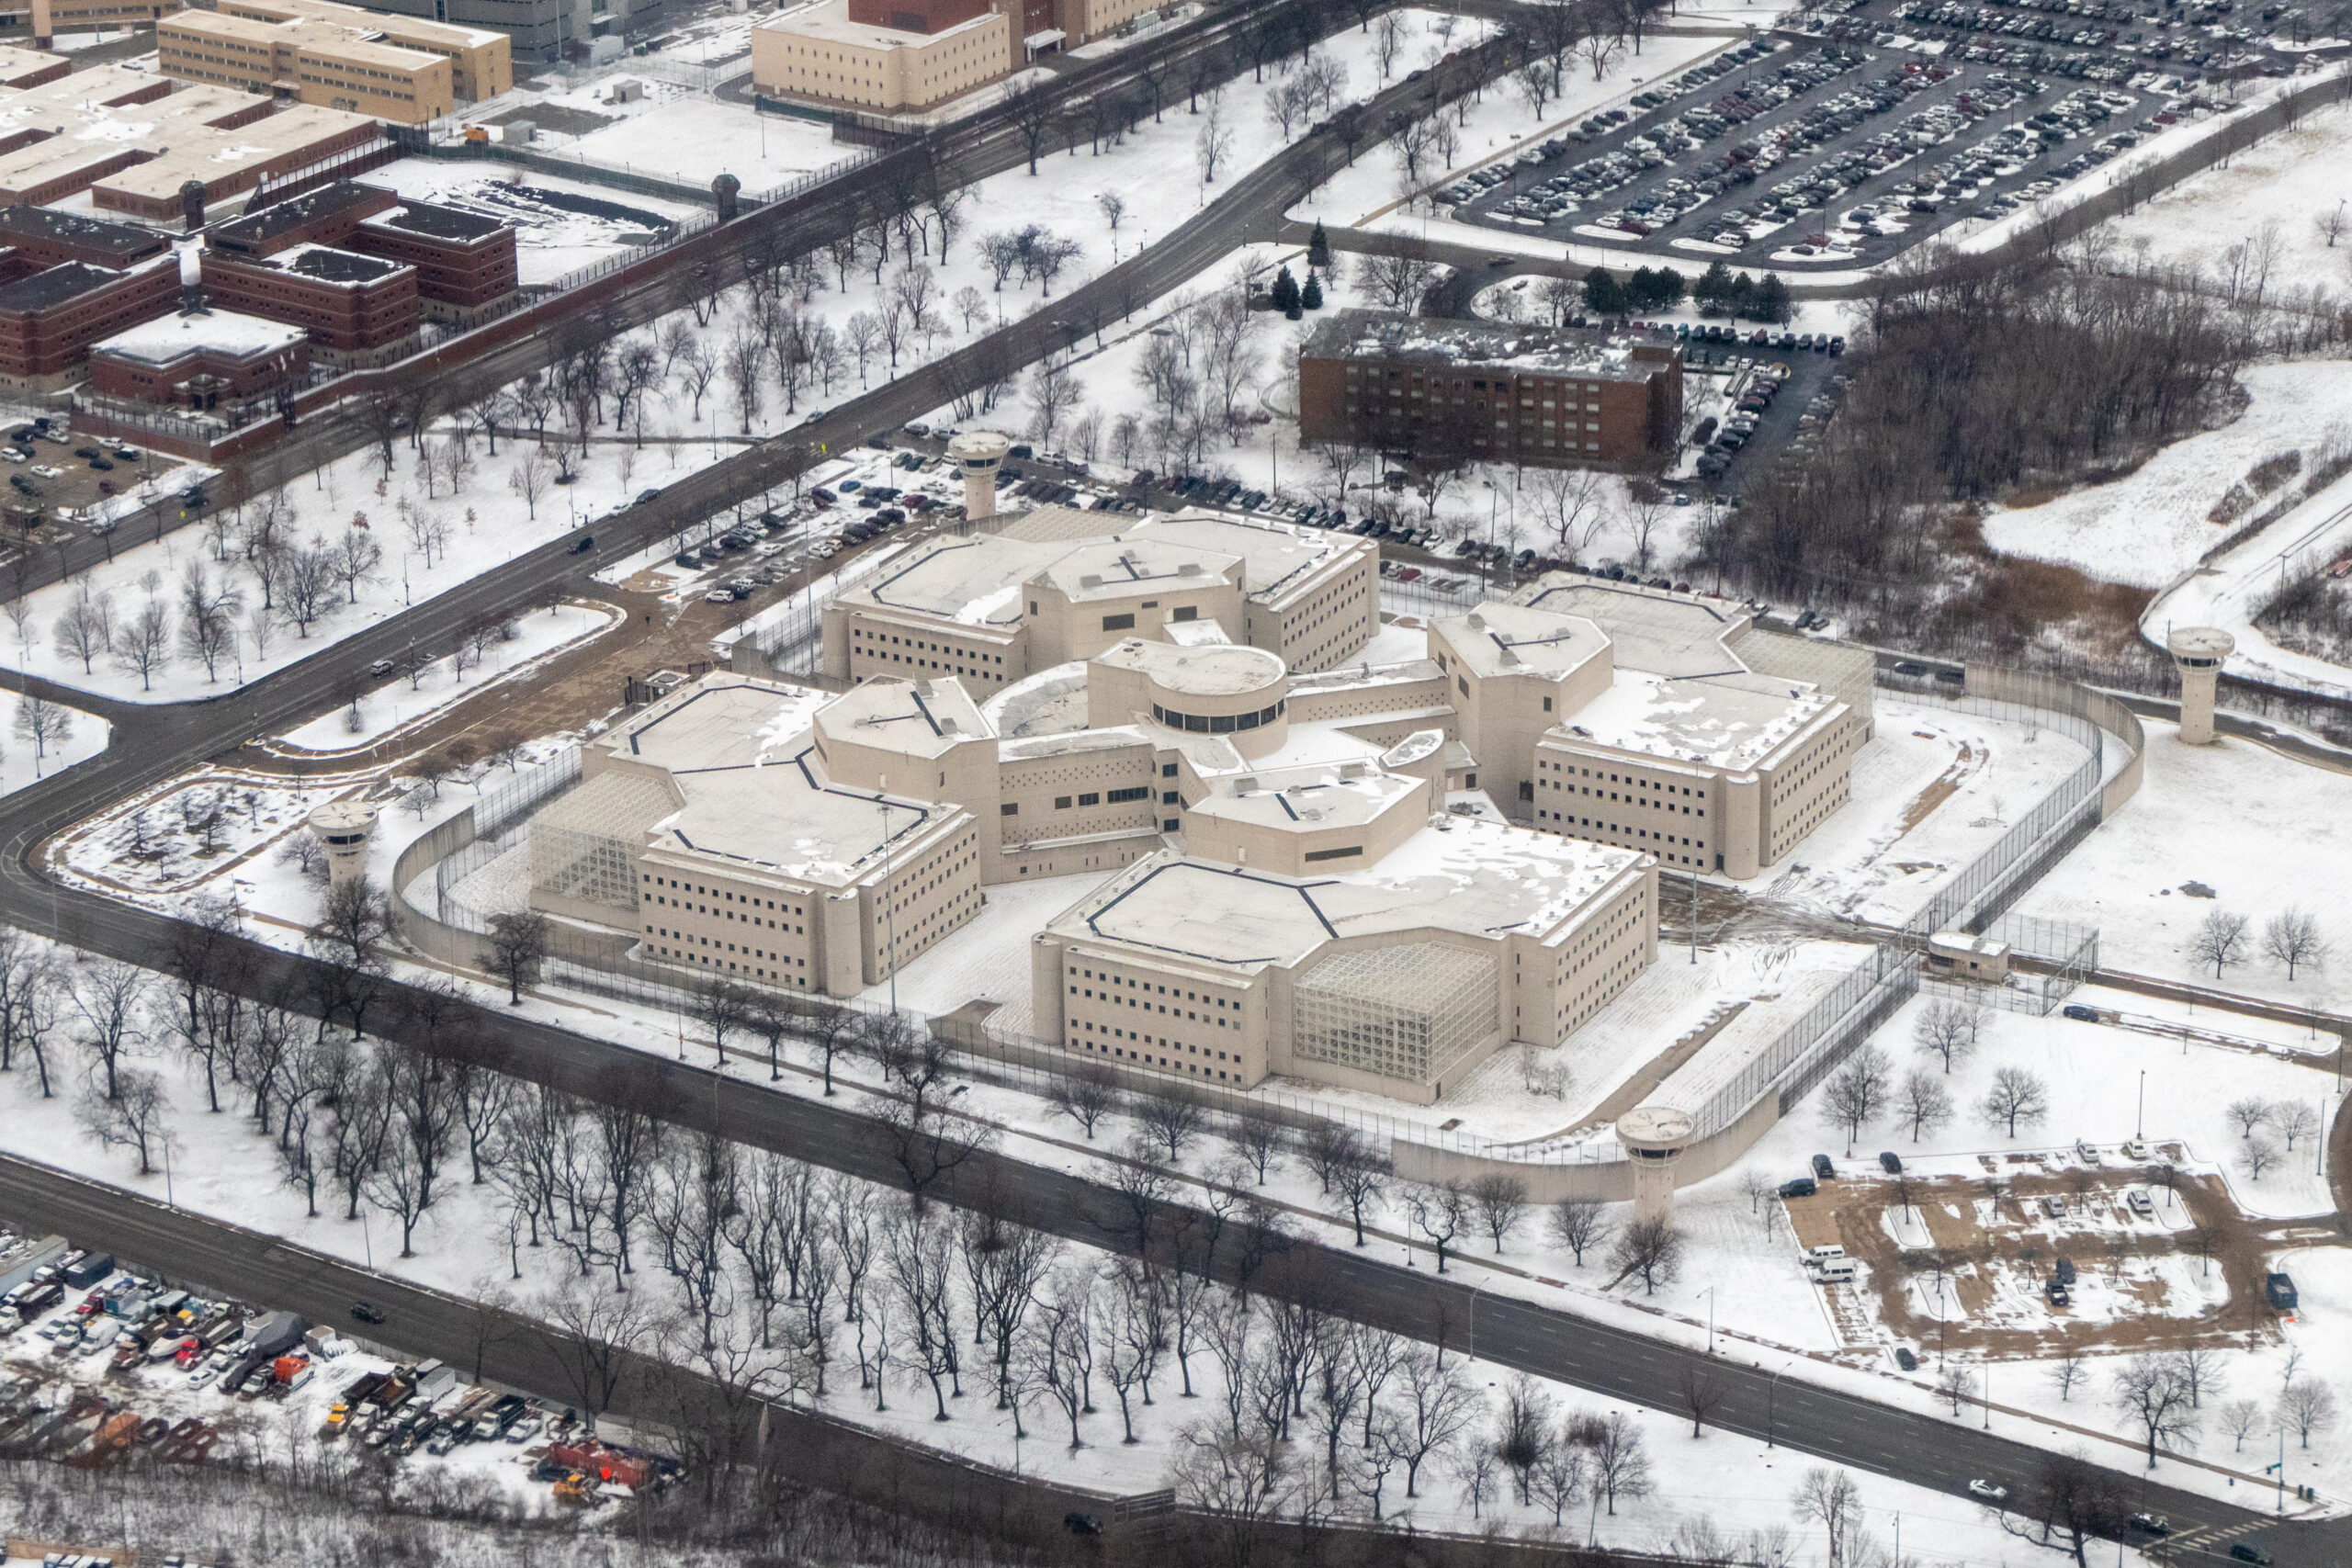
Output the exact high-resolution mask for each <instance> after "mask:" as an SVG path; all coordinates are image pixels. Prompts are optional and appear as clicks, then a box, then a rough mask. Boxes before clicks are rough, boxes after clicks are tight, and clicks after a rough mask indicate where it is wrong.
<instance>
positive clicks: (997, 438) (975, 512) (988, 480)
mask: <svg viewBox="0 0 2352 1568" xmlns="http://www.w3.org/2000/svg"><path fill="white" fill-rule="evenodd" d="M1011 448H1012V437H1011V436H1007V435H1000V434H997V433H996V432H995V431H993V430H968V431H966V432H965V433H964V434H961V435H958V436H956V438H955V439H954V440H952V441H950V442H949V443H948V444H947V455H948V456H949V457H952V458H954V459H955V460H956V468H958V469H960V470H962V472H963V475H964V517H965V520H966V521H967V522H972V523H978V522H979V521H980V520H981V519H982V518H984V517H993V516H995V515H996V471H997V468H999V467H1000V466H1001V464H1002V463H1003V462H1004V455H1005V453H1006V452H1007V451H1008V450H1010V449H1011Z"/></svg>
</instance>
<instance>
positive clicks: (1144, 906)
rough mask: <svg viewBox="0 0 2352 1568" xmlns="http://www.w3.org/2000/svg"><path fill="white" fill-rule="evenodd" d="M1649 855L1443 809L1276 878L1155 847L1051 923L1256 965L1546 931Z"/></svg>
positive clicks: (1073, 932)
mask: <svg viewBox="0 0 2352 1568" xmlns="http://www.w3.org/2000/svg"><path fill="white" fill-rule="evenodd" d="M1649 864H1650V861H1649V857H1647V856H1645V855H1642V854H1639V853H1636V852H1634V851H1632V850H1621V849H1612V848H1610V847H1609V846H1607V845H1603V844H1593V843H1587V842H1585V841H1583V840H1577V839H1563V838H1557V837H1555V836H1552V835H1549V834H1543V833H1536V832H1532V831H1530V830H1528V829H1523V828H1513V827H1510V826H1507V825H1505V824H1503V823H1499V822H1488V821H1482V820H1479V819H1477V818H1464V817H1459V816H1454V815H1452V814H1450V813H1449V814H1445V815H1442V816H1439V817H1436V818H1431V819H1430V826H1429V827H1427V828H1424V829H1421V830H1420V831H1419V832H1417V833H1415V834H1414V835H1413V836H1412V837H1410V838H1408V839H1407V840H1405V842H1404V843H1403V844H1402V845H1400V846H1399V847H1398V848H1397V850H1395V851H1394V852H1391V853H1389V854H1388V855H1386V856H1385V857H1384V858H1383V859H1381V860H1380V861H1379V862H1378V863H1375V864H1374V865H1370V866H1365V867H1362V868H1360V869H1357V870H1352V871H1344V872H1339V873H1336V874H1331V875H1328V876H1313V877H1292V876H1279V875H1274V874H1269V873H1266V872H1262V871H1253V870H1251V869H1250V868H1249V867H1247V866H1238V865H1227V864H1224V863H1219V862H1215V861H1206V860H1196V859H1193V858H1192V857H1189V856H1186V855H1184V854H1183V853H1182V852H1178V851H1175V850H1165V851H1162V852H1159V853H1158V854H1155V855H1153V856H1151V857H1149V858H1148V859H1147V860H1143V861H1139V862H1137V863H1136V864H1135V865H1133V866H1130V867H1129V868H1128V869H1127V870H1126V871H1125V872H1123V873H1121V874H1119V875H1117V876H1116V877H1114V878H1113V879H1112V880H1111V881H1110V882H1108V883H1105V884H1104V885H1103V886H1102V887H1101V888H1099V889H1097V890H1096V891H1095V892H1094V893H1093V894H1091V895H1090V896H1089V897H1086V898H1084V899H1082V900H1080V902H1079V903H1078V904H1077V905H1075V906H1073V907H1072V908H1070V909H1069V910H1068V911H1066V912H1065V913H1063V914H1062V915H1061V916H1060V917H1059V918H1058V919H1056V920H1055V921H1054V922H1053V924H1052V926H1051V927H1050V928H1049V929H1050V930H1052V931H1054V932H1056V933H1057V934H1058V935H1060V936H1063V937H1065V938H1068V939H1071V940H1077V941H1085V940H1088V939H1090V938H1091V939H1096V940H1103V941H1111V942H1125V943H1128V944H1130V945H1133V946H1136V947H1145V948H1151V949H1154V950H1156V951H1159V952H1162V953H1172V954H1175V955H1178V956H1182V957H1188V958H1194V959H1200V960H1204V961H1205V962H1208V963H1213V964H1231V965H1235V966H1238V967H1245V968H1254V967H1256V966H1258V965H1261V964H1295V963H1296V962H1298V961H1299V960H1300V959H1303V958H1305V957H1306V956H1307V955H1308V954H1309V953H1313V952H1314V951H1315V950H1316V949H1317V948H1319V947H1321V946H1322V945H1323V944H1324V943H1325V942H1329V941H1332V940H1334V939H1339V938H1347V937H1362V936H1376V935H1382V934H1386V933H1394V932H1404V931H1426V930H1435V931H1452V932H1454V933H1456V934H1458V935H1464V936H1471V937H1479V938H1487V939H1498V938H1500V937H1503V936H1506V935H1509V934H1512V933H1515V932H1516V933H1521V934H1525V935H1529V936H1533V937H1536V938H1538V939H1548V938H1550V937H1553V936H1555V935H1556V934H1558V933H1559V932H1560V931H1563V929H1565V928H1566V927H1570V926H1573V925H1574V923H1575V922H1576V919H1577V915H1578V912H1579V911H1580V910H1582V909H1584V908H1587V907H1588V906H1590V905H1592V903H1593V901H1594V900H1595V899H1596V898H1598V897H1600V896H1601V895H1604V894H1606V893H1608V892H1610V891H1611V889H1612V888H1613V887H1614V886H1616V885H1617V884H1618V883H1619V882H1620V880H1621V879H1622V878H1624V877H1627V876H1630V875H1634V874H1639V873H1641V872H1642V871H1643V870H1644V869H1645V868H1646V867H1647V866H1648V865H1649Z"/></svg>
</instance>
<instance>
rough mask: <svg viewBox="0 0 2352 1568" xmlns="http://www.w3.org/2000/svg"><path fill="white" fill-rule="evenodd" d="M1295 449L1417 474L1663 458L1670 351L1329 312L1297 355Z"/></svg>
mask: <svg viewBox="0 0 2352 1568" xmlns="http://www.w3.org/2000/svg"><path fill="white" fill-rule="evenodd" d="M1298 411H1299V412H1298V429H1299V438H1300V439H1301V440H1302V441H1310V442H1312V441H1343V442H1349V443H1351V444H1353V445H1355V446H1363V447H1367V448H1371V449H1374V450H1378V451H1383V452H1389V453H1393V454H1396V455H1397V456H1398V457H1407V458H1412V459H1416V460H1419V461H1422V462H1429V463H1439V464H1448V465H1451V464H1458V463H1464V462H1500V463H1522V464H1533V465H1536V466H1539V467H1548V468H1567V467H1575V466H1577V465H1579V464H1596V465H1598V464H1621V463H1631V462H1637V461H1640V460H1641V459H1643V458H1645V457H1653V456H1658V455H1662V454H1664V453H1666V452H1668V451H1671V450H1672V449H1673V446H1674V443H1675V441H1676V440H1677V438H1678V437H1679V434H1680V433H1681V428H1682V356H1681V352H1680V351H1679V349H1677V348H1676V347H1675V346H1674V345H1673V344H1670V343H1667V344H1659V343H1653V342H1649V341H1646V340H1637V339H1628V340H1618V339H1600V338H1596V337H1594V336H1593V335H1591V334H1589V333H1571V332H1554V331H1552V330H1550V329H1548V328H1544V327H1530V326H1522V325H1518V324H1508V323H1500V322H1491V321H1430V320H1425V319H1421V318H1416V317H1411V316H1395V315H1387V314H1384V313H1381V312H1378V311H1374V310H1340V311H1337V312H1334V313H1333V314H1332V316H1331V317H1330V318H1329V320H1327V321H1324V322H1323V323H1322V324H1321V325H1319V326H1318V327H1317V328H1316V330H1315V333H1314V334H1313V335H1312V336H1311V337H1309V338H1308V339H1307V340H1306V343H1304V344H1301V345H1300V346H1299V351H1298Z"/></svg>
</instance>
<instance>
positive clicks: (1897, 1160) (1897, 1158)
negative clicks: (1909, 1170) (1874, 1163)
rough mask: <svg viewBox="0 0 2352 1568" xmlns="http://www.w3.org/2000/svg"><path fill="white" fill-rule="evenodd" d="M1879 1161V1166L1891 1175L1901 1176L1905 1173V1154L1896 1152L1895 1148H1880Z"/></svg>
mask: <svg viewBox="0 0 2352 1568" xmlns="http://www.w3.org/2000/svg"><path fill="white" fill-rule="evenodd" d="M1878 1163H1879V1168H1880V1169H1882V1170H1883V1171H1885V1172H1886V1173H1887V1175H1889V1176H1900V1175H1902V1174H1903V1156H1901V1155H1898V1154H1896V1153H1895V1152H1894V1150H1893V1149H1881V1150H1879V1152H1878Z"/></svg>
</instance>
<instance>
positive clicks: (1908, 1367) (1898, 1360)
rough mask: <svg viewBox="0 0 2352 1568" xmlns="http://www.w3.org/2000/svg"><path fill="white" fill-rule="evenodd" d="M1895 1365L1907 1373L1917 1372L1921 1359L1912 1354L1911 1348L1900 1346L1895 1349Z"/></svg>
mask: <svg viewBox="0 0 2352 1568" xmlns="http://www.w3.org/2000/svg"><path fill="white" fill-rule="evenodd" d="M1894 1364H1895V1365H1896V1366H1898V1367H1901V1368H1902V1369H1903V1370H1904V1371H1906V1372H1916V1371H1918V1370H1919V1358H1918V1357H1917V1356H1915V1355H1913V1354H1912V1353H1911V1348H1910V1347H1909V1346H1907V1345H1898V1346H1896V1347H1895V1348H1894Z"/></svg>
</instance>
